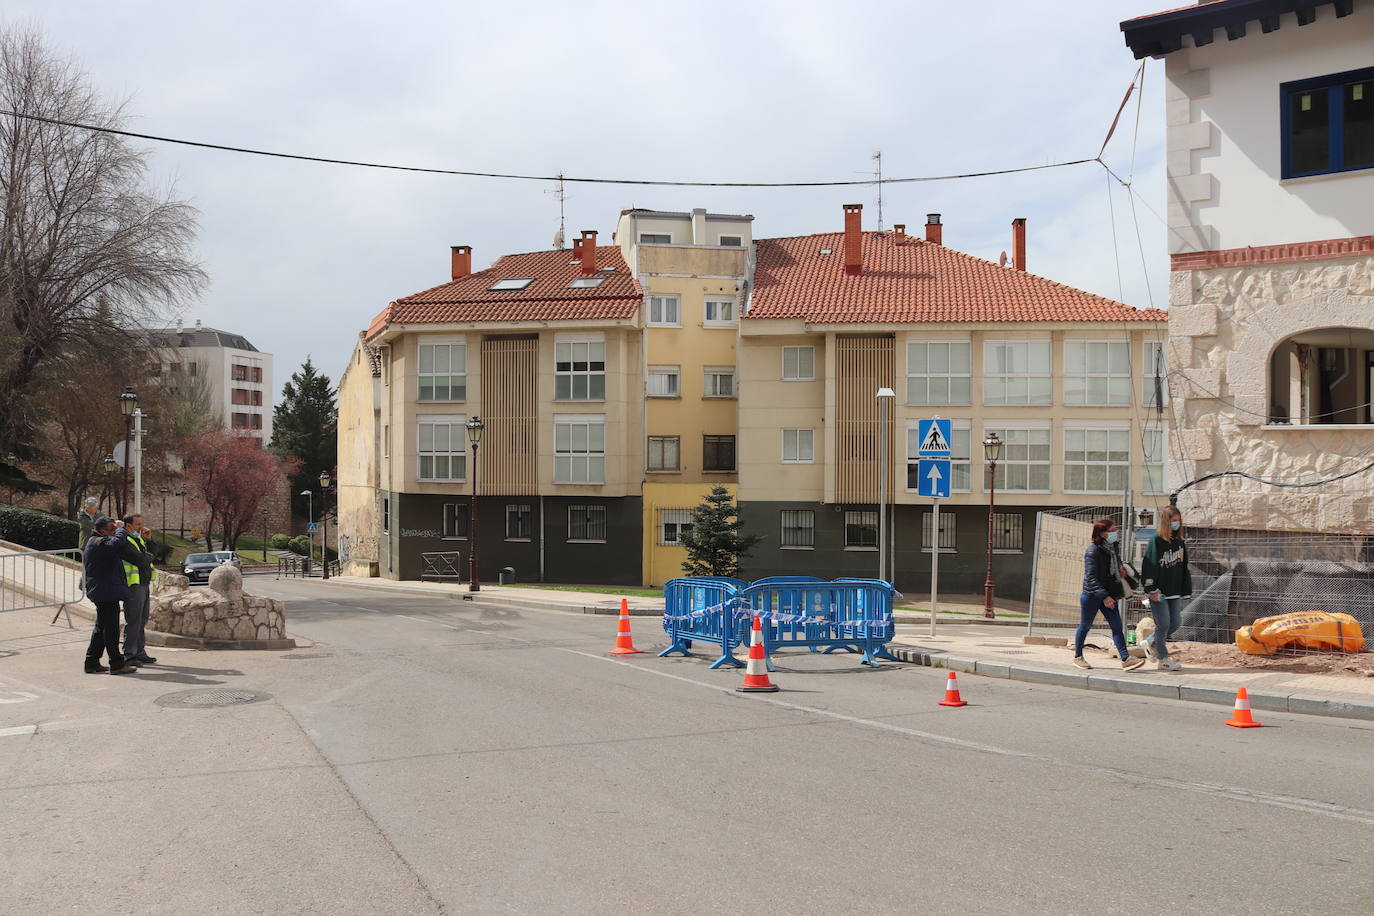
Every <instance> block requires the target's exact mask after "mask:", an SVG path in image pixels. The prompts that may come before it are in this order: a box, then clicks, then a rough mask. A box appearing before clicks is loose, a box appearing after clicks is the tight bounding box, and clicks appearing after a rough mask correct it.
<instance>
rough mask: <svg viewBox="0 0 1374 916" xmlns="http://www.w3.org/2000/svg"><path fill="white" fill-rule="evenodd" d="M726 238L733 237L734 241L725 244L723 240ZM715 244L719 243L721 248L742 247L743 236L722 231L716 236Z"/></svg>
mask: <svg viewBox="0 0 1374 916" xmlns="http://www.w3.org/2000/svg"><path fill="white" fill-rule="evenodd" d="M726 239H734V240H735V241H734V243H733V244H726V242H725V240H726ZM716 244H717V245H719V246H720V247H722V248H743V247H744V236H742V235H730V234H729V233H722V234H721V235H718V236H716Z"/></svg>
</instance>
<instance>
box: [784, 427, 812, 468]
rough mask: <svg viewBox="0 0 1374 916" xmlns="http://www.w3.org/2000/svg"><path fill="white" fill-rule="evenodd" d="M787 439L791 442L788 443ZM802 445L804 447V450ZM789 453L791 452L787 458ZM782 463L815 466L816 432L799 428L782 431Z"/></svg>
mask: <svg viewBox="0 0 1374 916" xmlns="http://www.w3.org/2000/svg"><path fill="white" fill-rule="evenodd" d="M789 434H790V435H789ZM789 439H790V440H791V441H790V443H789V441H788V440H789ZM803 445H804V446H805V447H804V448H803ZM789 446H790V447H789ZM789 451H790V452H791V457H788V452H789ZM782 463H783V464H815V463H816V430H815V429H810V428H800V427H799V428H795V429H784V430H783V431H782Z"/></svg>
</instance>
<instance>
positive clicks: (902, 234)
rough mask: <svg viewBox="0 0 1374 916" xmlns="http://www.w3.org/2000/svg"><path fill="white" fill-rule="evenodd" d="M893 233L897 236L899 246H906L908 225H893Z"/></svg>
mask: <svg viewBox="0 0 1374 916" xmlns="http://www.w3.org/2000/svg"><path fill="white" fill-rule="evenodd" d="M892 232H893V234H894V235H896V236H897V244H898V245H905V244H906V223H893V224H892Z"/></svg>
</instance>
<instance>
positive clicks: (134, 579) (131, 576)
mask: <svg viewBox="0 0 1374 916" xmlns="http://www.w3.org/2000/svg"><path fill="white" fill-rule="evenodd" d="M129 540H131V541H133V542H134V544H135V545H136V546H137V547H138V549H139V550H142V551H143V552H145V553H146V552H147V551H148V545H147V544H145V543H144V542H143V538H141V537H139V536H138V535H136V534H131V535H129ZM124 581H125V583H126V584H128V585H137V584H138V567H137V566H135V565H134V564H132V563H125V564H124ZM156 581H157V569H156V568H154V569H153V575H152V577H151V578H150V579H149V580H148V584H149V585H151V584H152V583H154V582H156Z"/></svg>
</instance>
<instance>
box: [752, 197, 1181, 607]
mask: <svg viewBox="0 0 1374 916" xmlns="http://www.w3.org/2000/svg"><path fill="white" fill-rule="evenodd" d="M862 209H863V208H862V206H860V205H858V204H853V205H848V206H846V207H845V208H844V231H843V232H831V233H821V234H817V235H807V236H800V237H793V238H776V239H761V240H759V241H758V242H756V244H755V248H756V266H755V270H754V276H753V284H752V287H751V288H750V290H749V294H748V297H747V301H746V307H745V311H744V313H743V316H742V318H741V321H740V330H739V342H738V358H737V364H738V366H739V457H740V461H739V501H740V506H741V517H742V518H743V520H744V523H745V528H746V531H747V532H748V533H751V534H758V535H762V536H763V541H762V542H761V543H760V544H759V545H758V546H757V547H756V548H755V550H754V554H753V557H752V559H751V560H750V561H749V562H748V565H747V570H748V574H749V575H751V576H753V575H773V574H779V573H794V574H810V575H819V576H827V577H835V576H854V575H860V576H873V575H876V574H877V572H878V555H877V550H878V530H877V529H878V512H877V504H878V499H879V466H880V461H879V442H880V441H881V440H880V426H879V416H880V414H879V407H878V402H877V398H876V394H877V392H878V390H879V389H881V388H891V389H893V390H894V391H895V392H896V397H895V398H894V399H893V400H894V401H895V404H894V406H893V410H892V412H891V414H890V416H889V420H888V424H889V426H888V430H887V433H888V437H887V441H888V442H889V443H890V444H891V446H890V447H891V452H890V461H889V463H888V468H889V480H888V484H889V485H888V488H887V493H888V494H891V496H890V500H891V502H892V503H893V504H895V507H894V511H893V518H894V527H893V532H892V536H893V541H892V545H893V548H894V554H895V564H894V567H893V568H895V570H896V585H897V587H898V588H901V589H910V590H912V591H913V592H915V591H917V590H919V589H920V588H922V587H926V586H928V585H929V573H930V558H931V556H932V551H933V550H934V549H936V546H937V544H938V549H939V550H940V553H941V573H940V575H941V583H942V590H943V591H945V592H965V593H972V592H977V591H979V590H980V589H981V586H982V583H983V578H984V570H985V562H986V558H987V548H986V543H987V531H988V508H987V507H988V497H989V487H988V480H987V474H986V471H985V463H984V458H983V448H982V444H981V443H982V440H983V439H984V437H985V436H987V435H988V434H989V433H992V432H996V433H997V435H998V437H999V438H1000V439H1001V441H1002V442H1003V447H1002V454H1001V460H1000V462H999V463H998V465H997V475H996V505H997V512H996V517H995V519H994V525H993V529H994V544H993V551H994V554H995V555H996V556H995V562H996V568H997V572H998V582H999V594H1003V595H1006V596H1008V597H1013V598H1025V597H1027V592H1028V588H1029V582H1030V572H1031V568H1030V567H1031V557H1032V552H1033V547H1034V536H1035V516H1036V513H1037V512H1038V511H1041V510H1044V509H1058V508H1061V507H1064V506H1070V505H1082V506H1093V505H1117V506H1119V505H1121V503H1122V499H1123V495H1124V494H1125V492H1126V491H1127V490H1128V489H1130V490H1133V491H1135V492H1136V493H1138V494H1144V495H1147V496H1149V495H1155V496H1157V495H1159V494H1161V493H1162V492H1163V456H1164V439H1165V428H1164V425H1163V424H1162V423H1160V422H1159V419H1158V417H1157V414H1156V412H1155V411H1154V410H1153V400H1152V399H1153V398H1154V393H1155V391H1156V389H1157V386H1158V374H1159V373H1161V372H1162V371H1163V369H1162V362H1161V356H1162V353H1163V349H1164V342H1165V329H1166V314H1165V313H1164V312H1163V311H1160V310H1142V309H1135V308H1131V307H1129V306H1126V305H1123V304H1121V303H1119V302H1114V301H1111V300H1109V299H1104V298H1102V297H1099V296H1095V295H1092V294H1090V293H1086V292H1083V291H1081V290H1076V289H1072V288H1070V287H1067V286H1064V285H1062V284H1059V283H1055V282H1053V281H1050V280H1046V279H1044V278H1042V277H1038V276H1035V275H1033V274H1031V273H1029V272H1028V271H1027V269H1026V268H1027V262H1026V249H1027V243H1026V226H1025V221H1024V220H1016V221H1014V222H1013V233H1012V245H1011V249H1012V258H1011V263H1010V265H1008V266H1001V265H999V264H996V263H993V262H990V261H986V260H983V259H981V258H977V257H973V256H971V255H967V254H963V253H961V252H958V251H955V250H953V249H951V248H948V247H946V246H945V245H944V244H943V231H944V226H943V224H942V223H941V220H940V216H939V214H931V215H930V216H929V217H928V222H927V225H926V227H925V235H924V238H916V237H913V236H910V235H907V234H906V232H905V227H904V226H902V225H898V226H896V227H894V230H893V231H889V232H865V231H863V229H862V225H861V221H862ZM932 416H940V417H944V418H949V419H951V420H952V421H953V423H952V428H953V442H952V447H953V465H952V468H953V474H954V477H953V487H952V489H953V493H952V495H951V497H950V498H949V499H946V500H944V501H942V506H941V515H940V528H939V531H938V532H937V531H934V530H932V529H933V518H932V512H931V504H930V500H929V499H925V498H920V497H918V496H917V495H916V491H917V479H916V473H915V470H916V454H917V445H918V443H917V441H916V437H917V433H916V427H917V423H918V421H919V420H921V419H923V418H927V417H932Z"/></svg>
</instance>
